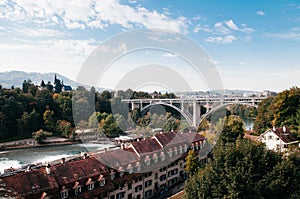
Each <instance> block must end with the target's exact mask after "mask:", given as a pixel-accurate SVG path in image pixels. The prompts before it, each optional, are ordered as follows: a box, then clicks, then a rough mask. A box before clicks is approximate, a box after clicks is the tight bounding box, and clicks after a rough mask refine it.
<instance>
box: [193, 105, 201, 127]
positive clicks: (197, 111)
mask: <svg viewBox="0 0 300 199" xmlns="http://www.w3.org/2000/svg"><path fill="white" fill-rule="evenodd" d="M200 117H201V105H200V104H199V103H197V101H196V100H195V99H194V100H193V127H195V128H197V125H198V121H199V119H200Z"/></svg>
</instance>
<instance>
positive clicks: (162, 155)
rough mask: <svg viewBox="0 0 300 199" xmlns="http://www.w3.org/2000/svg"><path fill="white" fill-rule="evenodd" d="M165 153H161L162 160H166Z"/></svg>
mask: <svg viewBox="0 0 300 199" xmlns="http://www.w3.org/2000/svg"><path fill="white" fill-rule="evenodd" d="M165 159H166V158H165V154H164V153H163V152H162V153H161V154H160V160H161V161H165Z"/></svg>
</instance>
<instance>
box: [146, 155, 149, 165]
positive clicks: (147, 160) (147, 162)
mask: <svg viewBox="0 0 300 199" xmlns="http://www.w3.org/2000/svg"><path fill="white" fill-rule="evenodd" d="M145 165H146V166H149V165H150V157H149V156H148V155H147V156H146V158H145Z"/></svg>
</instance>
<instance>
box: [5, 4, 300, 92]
mask: <svg viewBox="0 0 300 199" xmlns="http://www.w3.org/2000/svg"><path fill="white" fill-rule="evenodd" d="M135 28H162V29H167V30H171V31H175V32H178V33H182V34H184V35H186V36H188V37H190V38H191V39H193V40H195V41H196V42H197V43H198V44H199V45H201V46H202V47H203V48H204V49H205V50H206V51H207V53H208V54H209V55H210V56H211V58H212V59H213V60H214V62H215V64H216V67H217V69H218V71H219V73H220V75H221V78H222V80H223V84H224V87H225V88H230V89H249V90H264V89H269V90H275V91H280V90H283V89H287V88H289V87H291V86H299V83H300V56H299V52H300V2H299V1H271V0H264V1H261V0H252V1H236V0H228V1H221V0H209V1H204V0H194V1H182V0H141V1H138V0H129V1H128V0H99V1H96V0H78V1H72V0H66V1H65V0H43V1H37V2H35V1H26V0H11V1H8V0H0V60H1V63H0V71H9V70H23V71H36V72H58V73H60V74H62V75H65V76H67V77H69V78H71V79H76V76H77V73H78V71H79V69H80V67H81V65H82V64H83V62H84V61H85V59H86V58H87V57H88V55H89V54H90V53H91V52H92V51H93V50H94V49H95V48H96V47H97V46H98V45H100V44H101V42H103V41H105V40H107V39H109V38H111V37H112V36H114V35H115V34H119V33H121V32H123V31H126V30H131V29H135ZM178 63H180V62H178ZM127 64H130V63H128V59H127ZM119 65H120V64H119ZM116 78H118V77H116ZM106 79H107V80H106V82H103V85H102V86H103V87H112V84H111V82H109V79H110V78H106ZM100 86H101V85H100Z"/></svg>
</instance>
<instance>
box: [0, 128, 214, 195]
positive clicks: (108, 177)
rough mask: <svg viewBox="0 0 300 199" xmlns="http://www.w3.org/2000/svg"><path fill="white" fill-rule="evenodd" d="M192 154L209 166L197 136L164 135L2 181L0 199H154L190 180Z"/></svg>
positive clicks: (203, 143)
mask: <svg viewBox="0 0 300 199" xmlns="http://www.w3.org/2000/svg"><path fill="white" fill-rule="evenodd" d="M188 150H194V151H195V153H196V154H197V156H198V160H199V162H201V163H205V162H206V161H207V155H208V153H209V152H210V146H209V144H208V143H207V140H206V138H205V137H203V136H202V135H199V134H197V133H175V132H170V133H159V134H157V135H155V136H153V137H152V138H149V139H145V140H141V141H138V142H132V143H129V144H127V145H126V147H125V146H124V145H123V146H122V148H121V149H117V150H113V151H107V152H105V153H97V154H89V155H87V154H85V155H83V156H82V157H77V158H74V159H71V160H68V161H65V159H62V161H61V163H59V164H53V165H51V164H47V165H43V166H41V167H39V168H34V169H27V170H26V171H20V172H17V173H14V174H11V175H6V176H1V178H0V195H2V196H5V197H12V198H28V199H29V198H30V199H50V198H55V199H57V198H61V199H66V198H70V199H73V198H99V199H121V198H128V199H142V198H143V199H148V198H155V197H156V196H158V195H161V194H162V193H164V192H166V191H167V190H168V189H169V188H171V187H172V186H174V185H176V184H178V183H182V182H184V180H186V177H187V174H186V172H185V171H184V166H185V157H186V155H187V152H188ZM1 192H2V193H1Z"/></svg>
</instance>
